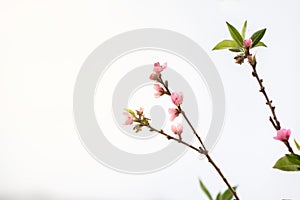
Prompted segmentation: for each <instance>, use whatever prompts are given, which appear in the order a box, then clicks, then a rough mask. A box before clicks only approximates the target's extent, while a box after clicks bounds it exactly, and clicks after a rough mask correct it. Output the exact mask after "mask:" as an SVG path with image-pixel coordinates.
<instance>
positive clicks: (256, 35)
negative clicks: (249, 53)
mask: <svg viewBox="0 0 300 200" xmlns="http://www.w3.org/2000/svg"><path fill="white" fill-rule="evenodd" d="M266 30H267V29H265V28H264V29H261V30H259V31H256V32H255V33H253V35H252V36H251V39H252V46H253V47H255V46H256V45H257V44H258V43H259V42H260V40H261V39H262V38H263V37H264V35H265V32H266Z"/></svg>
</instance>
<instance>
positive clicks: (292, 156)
mask: <svg viewBox="0 0 300 200" xmlns="http://www.w3.org/2000/svg"><path fill="white" fill-rule="evenodd" d="M286 156H287V157H288V159H289V160H290V161H291V162H292V163H294V164H296V165H300V156H299V155H297V154H287V155H286ZM299 170H300V169H299Z"/></svg>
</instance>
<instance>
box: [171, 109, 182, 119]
mask: <svg viewBox="0 0 300 200" xmlns="http://www.w3.org/2000/svg"><path fill="white" fill-rule="evenodd" d="M169 113H170V115H171V117H170V121H174V119H175V118H176V117H178V116H179V114H180V112H179V110H178V109H177V108H169Z"/></svg>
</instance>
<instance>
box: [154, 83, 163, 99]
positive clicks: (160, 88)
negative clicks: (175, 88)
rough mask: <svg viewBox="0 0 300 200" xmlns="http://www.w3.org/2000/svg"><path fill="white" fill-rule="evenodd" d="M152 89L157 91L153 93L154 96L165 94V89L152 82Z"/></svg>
mask: <svg viewBox="0 0 300 200" xmlns="http://www.w3.org/2000/svg"><path fill="white" fill-rule="evenodd" d="M154 89H155V90H156V91H157V93H155V94H154V96H155V98H158V97H160V96H162V95H164V94H165V90H164V89H163V88H162V87H161V86H160V85H159V84H154Z"/></svg>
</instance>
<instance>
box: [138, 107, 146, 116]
mask: <svg viewBox="0 0 300 200" xmlns="http://www.w3.org/2000/svg"><path fill="white" fill-rule="evenodd" d="M143 113H144V108H142V107H140V110H137V114H138V115H143Z"/></svg>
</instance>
